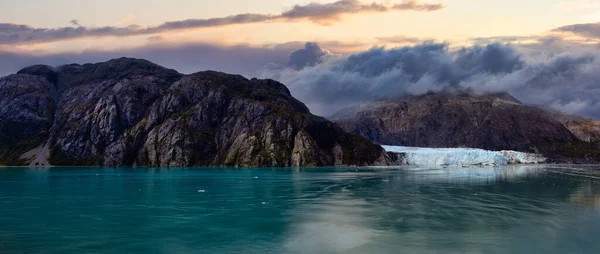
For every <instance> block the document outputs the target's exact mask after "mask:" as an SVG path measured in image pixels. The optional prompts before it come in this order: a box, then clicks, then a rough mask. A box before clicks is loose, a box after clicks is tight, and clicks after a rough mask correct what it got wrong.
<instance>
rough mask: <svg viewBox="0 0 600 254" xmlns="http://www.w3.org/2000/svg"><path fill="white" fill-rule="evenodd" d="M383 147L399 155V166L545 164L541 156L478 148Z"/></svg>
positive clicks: (544, 159)
mask: <svg viewBox="0 0 600 254" xmlns="http://www.w3.org/2000/svg"><path fill="white" fill-rule="evenodd" d="M382 147H383V148H384V149H385V150H386V151H387V152H391V153H394V154H397V155H398V161H397V162H398V164H407V165H418V166H475V165H481V166H499V165H508V164H537V163H544V162H545V161H546V158H544V157H543V156H541V155H539V154H530V153H523V152H515V151H488V150H483V149H476V148H423V147H406V146H386V145H382Z"/></svg>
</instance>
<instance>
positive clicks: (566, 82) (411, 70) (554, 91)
mask: <svg viewBox="0 0 600 254" xmlns="http://www.w3.org/2000/svg"><path fill="white" fill-rule="evenodd" d="M540 47H541V46H540ZM544 49H545V48H544V47H541V50H540V49H539V48H538V49H537V54H529V53H523V52H528V51H527V50H526V48H524V47H517V46H513V45H510V44H501V43H492V44H487V45H475V46H471V47H463V48H458V49H455V48H451V47H450V46H449V45H448V44H445V43H434V42H425V43H422V44H418V45H415V46H409V47H401V48H390V49H388V48H384V47H374V48H372V49H370V50H368V51H365V52H360V53H356V54H351V55H345V56H342V55H332V54H319V52H322V50H323V49H321V48H320V47H317V46H315V45H314V44H311V45H310V46H307V47H305V48H304V49H303V50H302V51H296V52H295V53H294V58H292V59H290V63H289V64H288V65H268V66H266V67H265V68H264V69H263V70H262V71H261V74H260V77H263V78H273V79H276V80H278V81H280V82H283V83H285V84H286V85H287V86H288V87H289V88H290V90H291V91H292V93H293V94H294V96H296V97H297V98H299V99H300V100H302V101H304V102H305V103H306V104H307V106H309V108H311V110H312V111H313V112H314V113H316V114H319V115H325V116H327V115H331V114H333V113H335V112H337V111H338V110H340V109H342V108H345V107H348V106H352V105H359V104H361V103H365V102H369V101H372V100H374V99H380V98H387V97H390V96H397V95H400V94H413V95H418V94H424V93H426V92H428V91H441V90H443V89H444V88H446V87H462V88H472V89H474V90H476V91H487V92H508V93H510V94H512V95H514V96H515V97H516V98H517V99H519V100H520V101H522V102H523V103H525V104H533V105H541V106H545V107H550V108H553V109H556V110H560V111H565V112H569V113H573V114H579V115H584V116H588V117H593V118H596V119H598V118H600V103H599V101H598V99H597V98H600V90H599V89H598V85H599V84H600V61H599V60H598V53H597V52H596V51H595V50H590V49H588V50H586V51H580V52H578V53H567V52H566V51H564V52H561V51H546V50H544ZM529 51H531V49H530V50H529ZM540 52H541V53H540ZM300 53H303V54H305V55H306V57H305V58H306V59H310V58H309V56H315V55H319V56H320V60H319V61H315V60H311V63H315V62H316V64H305V66H306V67H304V68H302V69H298V68H290V67H289V66H298V65H297V64H296V63H294V61H295V60H296V59H302V57H299V56H298V54H300Z"/></svg>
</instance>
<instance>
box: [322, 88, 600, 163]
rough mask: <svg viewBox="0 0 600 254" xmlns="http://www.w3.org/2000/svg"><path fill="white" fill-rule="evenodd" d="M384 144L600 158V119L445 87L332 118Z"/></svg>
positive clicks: (570, 158) (566, 158) (578, 159)
mask: <svg viewBox="0 0 600 254" xmlns="http://www.w3.org/2000/svg"><path fill="white" fill-rule="evenodd" d="M330 119H332V120H333V121H334V122H336V123H337V124H339V125H340V126H341V127H342V128H343V129H344V130H345V131H348V132H352V133H355V134H360V135H362V136H364V137H367V138H368V139H369V140H371V141H373V142H375V143H378V144H383V145H396V146H416V147H438V148H440V147H444V148H455V147H469V148H481V149H486V150H493V151H501V150H514V151H521V152H530V153H541V154H544V155H546V156H548V157H549V158H550V159H551V161H555V162H564V163H586V162H597V161H600V122H598V121H594V120H591V119H588V118H584V117H578V116H571V115H568V114H564V113H561V112H557V111H553V110H548V109H543V108H539V107H535V106H529V105H523V104H522V103H521V102H520V101H518V100H517V99H515V98H514V97H512V96H511V95H509V94H507V93H495V94H490V93H487V94H483V93H477V92H474V91H471V90H461V89H455V90H445V91H441V92H430V93H427V94H424V95H420V96H401V97H397V98H392V99H386V100H380V101H377V102H373V103H370V104H364V105H361V106H358V107H354V108H346V109H343V110H341V111H340V112H339V113H337V114H335V115H333V116H332V117H330Z"/></svg>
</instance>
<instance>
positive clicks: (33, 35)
mask: <svg viewBox="0 0 600 254" xmlns="http://www.w3.org/2000/svg"><path fill="white" fill-rule="evenodd" d="M442 8H444V6H443V5H442V4H421V3H419V2H417V1H412V0H411V1H406V2H404V3H401V4H394V5H383V4H377V3H371V4H363V3H361V2H360V1H359V0H341V1H337V2H334V3H328V4H319V3H310V4H308V5H296V6H294V7H293V8H292V9H291V10H289V11H285V12H283V13H281V14H278V15H265V14H253V13H245V14H237V15H232V16H227V17H220V18H211V19H187V20H181V21H172V22H166V23H163V24H161V25H158V26H153V27H142V26H139V25H131V26H127V27H115V26H105V27H85V26H80V25H79V22H77V21H76V20H74V21H75V22H73V21H72V22H71V23H72V24H73V25H75V26H76V27H61V28H34V27H30V26H26V25H18V24H10V23H0V44H22V43H33V42H52V41H61V40H68V39H76V38H86V37H102V36H116V37H124V36H135V35H147V34H156V33H161V32H167V31H174V30H181V29H190V28H205V27H219V26H226V25H235V24H250V23H261V22H267V21H276V20H287V21H295V20H302V19H308V20H312V21H315V22H318V23H323V22H325V21H327V22H332V21H335V20H337V19H338V18H339V17H340V16H341V15H344V14H356V13H364V12H389V11H407V10H413V11H435V10H439V9H442Z"/></svg>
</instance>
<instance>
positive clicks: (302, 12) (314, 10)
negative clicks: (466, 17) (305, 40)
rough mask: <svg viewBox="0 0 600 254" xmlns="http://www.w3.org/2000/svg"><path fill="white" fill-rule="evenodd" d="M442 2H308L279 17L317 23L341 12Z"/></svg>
mask: <svg viewBox="0 0 600 254" xmlns="http://www.w3.org/2000/svg"><path fill="white" fill-rule="evenodd" d="M443 8H444V5H443V4H421V3H418V2H417V1H414V0H410V1H405V2H404V3H400V4H392V5H385V4H378V3H371V4H364V3H362V2H361V1H359V0H341V1H337V2H334V3H329V4H319V3H310V4H308V5H296V6H294V7H293V8H292V9H291V10H289V11H286V12H283V13H282V14H281V17H283V18H287V19H303V18H306V19H309V20H312V21H315V22H318V23H327V22H330V21H332V20H338V19H339V18H340V16H341V15H343V14H355V13H365V12H388V11H393V10H399V11H406V10H413V11H426V12H427V11H436V10H440V9H443Z"/></svg>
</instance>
